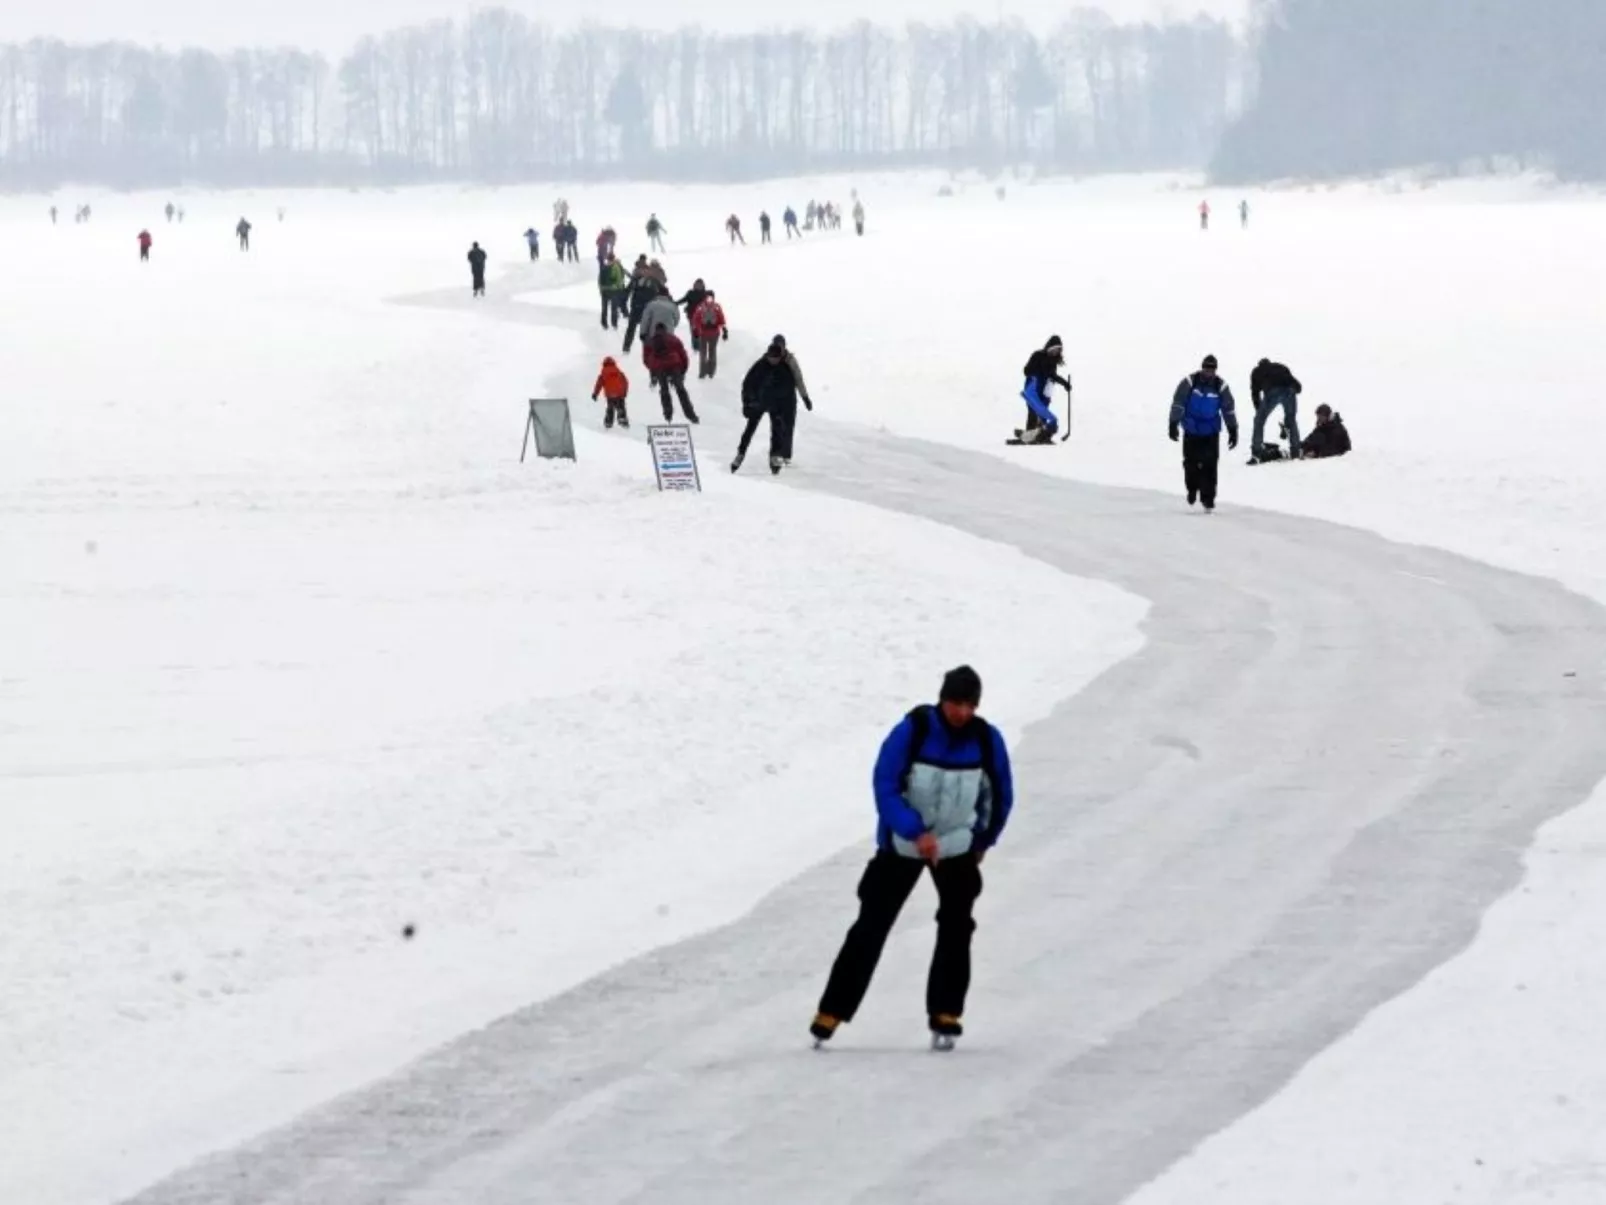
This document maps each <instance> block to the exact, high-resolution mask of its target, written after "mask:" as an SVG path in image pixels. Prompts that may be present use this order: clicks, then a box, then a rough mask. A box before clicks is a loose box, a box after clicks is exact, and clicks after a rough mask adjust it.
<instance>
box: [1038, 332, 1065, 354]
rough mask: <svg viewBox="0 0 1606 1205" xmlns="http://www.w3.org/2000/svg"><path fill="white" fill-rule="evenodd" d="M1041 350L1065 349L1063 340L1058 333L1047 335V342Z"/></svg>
mask: <svg viewBox="0 0 1606 1205" xmlns="http://www.w3.org/2000/svg"><path fill="white" fill-rule="evenodd" d="M1043 350H1044V351H1064V350H1065V340H1063V339H1061V338H1060V337H1059V336H1058V335H1050V336H1049V337H1048V342H1047V343H1045V344H1043Z"/></svg>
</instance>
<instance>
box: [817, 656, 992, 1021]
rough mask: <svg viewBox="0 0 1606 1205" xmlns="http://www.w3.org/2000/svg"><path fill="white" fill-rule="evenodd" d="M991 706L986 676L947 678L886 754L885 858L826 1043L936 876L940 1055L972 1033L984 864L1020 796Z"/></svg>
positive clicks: (932, 986) (880, 802)
mask: <svg viewBox="0 0 1606 1205" xmlns="http://www.w3.org/2000/svg"><path fill="white" fill-rule="evenodd" d="M980 702H981V678H980V677H978V676H977V674H976V671H975V670H973V669H971V668H970V667H969V666H968V665H962V666H960V667H959V668H958V669H955V670H952V671H950V672H949V673H948V674H947V676H946V677H945V678H944V679H943V683H942V691H941V694H940V696H939V699H938V702H937V704H936V706H929V705H928V706H922V707H917V708H915V709H914V710H913V711H911V712H910V713H909V714H908V715H907V716H905V717H904V718H903V719H902V720H901V721H900V722H899V723H898V726H897V727H895V728H894V729H893V730H892V732H891V734H890V735H889V736H888V737H887V739H886V741H885V742H884V743H883V744H882V746H881V755H880V756H879V757H878V758H877V759H876V764H875V776H874V783H875V802H876V812H877V814H878V816H879V823H878V825H877V832H876V853H875V857H873V858H871V859H870V864H869V865H868V866H867V867H866V868H865V871H864V875H863V877H862V878H860V880H859V918H858V920H856V921H855V922H854V923H853V927H852V928H851V929H849V930H848V935H847V939H846V940H845V941H844V942H843V944H842V951H841V953H839V954H838V955H837V958H836V963H835V964H834V965H833V966H832V967H831V978H830V981H829V982H828V983H827V984H826V988H825V994H824V995H823V996H822V997H821V998H820V1007H819V1012H818V1014H817V1015H816V1016H815V1018H814V1023H813V1025H811V1026H810V1027H809V1032H810V1033H811V1034H813V1035H814V1038H815V1040H816V1041H817V1042H825V1041H828V1040H830V1038H831V1036H832V1035H833V1034H834V1033H835V1032H836V1029H837V1026H838V1025H840V1024H842V1023H843V1022H844V1021H851V1020H853V1017H854V1014H856V1013H857V1012H858V1011H859V1004H860V1002H861V1001H862V1000H863V999H864V994H865V992H866V991H867V990H868V988H869V986H870V979H871V977H872V976H873V975H874V974H875V969H876V963H877V962H878V961H879V960H880V958H881V950H882V947H883V946H885V944H886V941H887V935H888V934H890V933H891V932H892V926H893V925H894V924H895V923H896V922H897V919H898V913H899V912H900V911H901V910H902V909H903V905H904V902H905V901H906V900H907V899H908V898H909V893H910V892H911V891H913V890H914V887H915V884H916V883H918V882H919V881H920V878H921V874H922V872H924V871H926V870H930V871H931V878H932V882H933V883H935V884H936V888H937V901H938V903H937V944H936V948H935V949H934V951H933V953H932V957H931V971H930V976H929V978H928V979H927V981H926V1018H927V1024H928V1026H929V1028H930V1029H931V1033H932V1038H933V1043H934V1044H935V1045H939V1046H947V1045H950V1044H951V1043H952V1040H953V1039H954V1038H956V1037H958V1036H959V1035H960V1033H962V1032H963V1027H962V1025H961V1018H962V1017H963V1016H964V1012H965V995H966V993H967V992H968V991H969V989H970V941H971V935H972V934H973V933H974V932H975V929H976V922H975V920H974V919H972V910H973V908H974V906H975V903H976V897H977V896H979V895H980V894H981V863H982V858H983V857H984V856H985V855H986V853H987V851H988V850H989V849H991V848H992V847H993V846H994V845H995V844H997V842H998V839H999V837H1000V836H1001V835H1002V834H1003V831H1004V825H1005V824H1006V823H1008V821H1009V813H1010V809H1011V807H1012V806H1013V804H1014V794H1015V788H1014V780H1013V777H1012V776H1011V773H1010V768H1009V752H1008V750H1007V749H1006V748H1005V746H1004V739H1003V737H1002V736H1001V735H999V733H998V731H997V730H996V729H994V728H993V727H992V725H990V724H988V723H987V721H986V720H984V719H982V718H981V717H980V716H979V715H977V714H976V707H977V705H978V704H979V703H980Z"/></svg>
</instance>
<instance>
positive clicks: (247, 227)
mask: <svg viewBox="0 0 1606 1205" xmlns="http://www.w3.org/2000/svg"><path fill="white" fill-rule="evenodd" d="M84 208H85V211H87V210H88V206H85V207H84ZM164 212H165V213H166V214H167V220H168V221H169V222H174V221H177V222H179V223H182V222H183V221H184V210H183V208H182V207H180V206H177V205H173V204H169V205H168V206H167V209H166V210H165V211H164ZM284 216H285V211H284V210H283V209H280V210H279V221H281V222H282V221H284ZM50 220H51V221H52V222H54V221H55V220H56V210H55V209H54V208H52V209H51V211H50ZM77 220H79V221H81V222H87V221H88V220H89V219H88V217H82V218H79V219H77ZM253 229H255V227H253V226H252V225H251V222H250V220H249V219H247V218H243V217H242V218H241V219H240V220H239V221H238V222H237V223H235V226H234V237H235V240H236V241H237V242H238V243H239V245H240V250H241V251H249V250H251V231H252V230H253ZM135 243H136V245H137V246H138V247H139V260H140V263H149V262H150V259H151V248H152V247H153V246H155V244H156V239H155V236H153V235H152V234H151V232H150V228H149V227H146V228H144V229H142V230H141V231H140V232H139V234H138V235H136V236H135ZM474 246H475V249H476V250H477V249H478V248H479V244H478V243H475V244H474ZM481 254H482V255H483V254H484V253H483V252H481ZM472 261H473V257H472V255H471V256H470V262H472ZM484 267H485V265H484V260H483V259H482V260H481V262H480V272H479V275H478V276H477V277H476V280H477V281H478V282H479V283H478V285H477V286H476V291H477V292H480V293H483V292H484V289H485V274H484Z"/></svg>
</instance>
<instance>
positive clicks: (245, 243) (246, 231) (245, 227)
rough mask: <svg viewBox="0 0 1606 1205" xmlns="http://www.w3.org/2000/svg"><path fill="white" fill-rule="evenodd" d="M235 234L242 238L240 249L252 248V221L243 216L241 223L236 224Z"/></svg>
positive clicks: (247, 249)
mask: <svg viewBox="0 0 1606 1205" xmlns="http://www.w3.org/2000/svg"><path fill="white" fill-rule="evenodd" d="M234 235H235V237H236V238H238V239H239V240H240V250H241V251H249V250H251V223H250V222H248V221H246V220H245V219H244V218H241V219H240V222H239V224H238V225H237V226H235V228H234Z"/></svg>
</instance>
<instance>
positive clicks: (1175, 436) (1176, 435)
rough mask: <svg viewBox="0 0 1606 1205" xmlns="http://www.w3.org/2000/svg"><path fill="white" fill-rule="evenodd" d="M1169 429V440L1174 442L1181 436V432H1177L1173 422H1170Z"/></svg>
mask: <svg viewBox="0 0 1606 1205" xmlns="http://www.w3.org/2000/svg"><path fill="white" fill-rule="evenodd" d="M1170 431H1171V442H1172V443H1176V442H1177V440H1179V439H1181V438H1182V434H1181V432H1179V431H1178V430H1177V425H1176V424H1175V423H1172V424H1171V428H1170Z"/></svg>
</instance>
